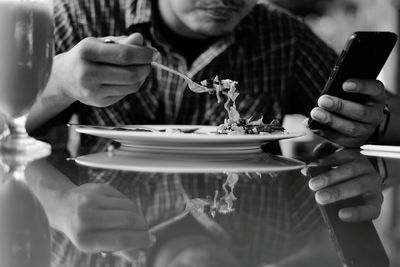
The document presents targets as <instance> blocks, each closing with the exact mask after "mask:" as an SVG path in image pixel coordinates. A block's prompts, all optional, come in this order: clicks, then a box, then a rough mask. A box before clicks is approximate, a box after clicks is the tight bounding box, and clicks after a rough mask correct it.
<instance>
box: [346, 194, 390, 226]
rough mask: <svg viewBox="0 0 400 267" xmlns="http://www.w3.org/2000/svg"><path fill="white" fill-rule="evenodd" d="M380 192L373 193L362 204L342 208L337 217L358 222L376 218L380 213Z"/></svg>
mask: <svg viewBox="0 0 400 267" xmlns="http://www.w3.org/2000/svg"><path fill="white" fill-rule="evenodd" d="M382 202H383V196H382V194H378V195H374V196H373V197H371V198H369V199H368V200H367V203H366V204H365V205H364V206H360V207H351V208H344V209H341V210H340V211H339V218H340V219H342V220H343V221H345V222H359V221H366V220H371V218H372V219H376V218H378V217H379V214H380V213H381V205H382Z"/></svg>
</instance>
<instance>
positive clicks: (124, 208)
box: [56, 184, 154, 253]
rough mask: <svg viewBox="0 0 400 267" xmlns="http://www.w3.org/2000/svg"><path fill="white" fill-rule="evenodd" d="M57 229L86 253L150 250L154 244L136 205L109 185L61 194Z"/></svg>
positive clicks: (78, 189)
mask: <svg viewBox="0 0 400 267" xmlns="http://www.w3.org/2000/svg"><path fill="white" fill-rule="evenodd" d="M59 203H60V206H59V209H58V212H57V213H56V217H57V218H56V221H57V222H56V224H57V228H61V229H60V230H61V231H62V232H64V233H65V234H66V235H67V236H68V237H69V239H70V240H71V241H72V242H73V243H74V244H75V246H76V247H77V248H78V249H80V250H81V251H83V252H87V253H98V252H115V251H127V250H128V251H131V250H135V249H141V248H148V247H150V246H151V245H152V244H153V243H154V237H152V236H151V235H150V233H149V231H148V226H147V222H146V220H145V218H144V216H143V214H142V212H141V210H140V209H139V207H138V206H137V205H136V203H134V202H132V201H131V200H129V199H128V198H127V197H125V196H124V195H123V194H121V193H120V192H119V191H117V190H116V189H114V188H112V187H111V186H109V185H107V184H85V185H82V186H79V187H75V188H72V189H70V190H68V191H66V192H65V193H64V194H62V195H61V197H60V199H59Z"/></svg>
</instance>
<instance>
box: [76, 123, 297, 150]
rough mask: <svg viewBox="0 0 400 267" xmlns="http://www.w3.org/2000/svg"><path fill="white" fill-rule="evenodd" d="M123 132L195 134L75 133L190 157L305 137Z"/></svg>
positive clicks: (211, 129) (204, 129) (211, 130)
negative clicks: (183, 153) (190, 154)
mask: <svg viewBox="0 0 400 267" xmlns="http://www.w3.org/2000/svg"><path fill="white" fill-rule="evenodd" d="M123 127H124V128H127V127H132V128H140V127H151V128H153V129H158V130H161V129H167V130H168V129H192V128H199V130H197V131H196V132H195V133H165V132H155V133H154V132H139V131H120V130H115V129H113V128H112V127H110V128H109V129H108V128H99V127H96V126H94V127H90V126H77V127H76V131H77V132H79V133H83V134H89V135H93V136H98V137H104V138H109V139H112V140H115V141H117V142H120V143H121V144H122V145H123V146H125V147H129V149H131V150H136V151H165V152H174V151H175V152H178V153H181V152H182V151H185V152H191V153H196V154H198V153H210V152H211V153H213V152H216V153H232V152H237V153H243V152H245V153H248V152H250V151H253V152H254V151H257V150H260V147H261V145H263V144H266V143H268V142H271V141H277V140H283V139H289V138H294V137H299V136H303V135H305V133H303V132H295V133H287V132H285V133H282V132H279V133H273V134H265V135H264V134H257V135H218V134H216V133H215V132H216V129H217V127H216V126H201V125H124V126H123Z"/></svg>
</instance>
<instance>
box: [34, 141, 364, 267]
mask: <svg viewBox="0 0 400 267" xmlns="http://www.w3.org/2000/svg"><path fill="white" fill-rule="evenodd" d="M104 150H106V149H104ZM104 150H103V151H104ZM349 155H357V157H358V156H359V157H364V156H362V155H360V154H359V153H355V152H352V153H349ZM66 158H67V157H66V155H65V154H61V153H57V152H55V153H53V155H51V156H50V157H48V158H46V159H42V160H37V161H34V162H32V163H31V164H29V165H28V166H27V169H26V176H27V184H28V186H29V188H30V189H31V190H32V192H33V193H34V194H35V195H36V196H37V198H38V199H39V200H40V202H41V203H42V205H43V208H44V210H45V211H46V214H47V216H48V219H49V222H50V224H51V227H52V228H51V242H52V243H51V248H52V250H51V253H52V258H51V261H52V262H51V266H155V267H158V266H303V265H299V264H302V262H303V263H304V262H305V259H306V258H307V257H306V256H307V250H304V248H310V246H311V247H312V246H314V249H316V250H317V251H318V249H321V248H319V247H318V245H317V247H315V244H316V243H315V242H317V244H319V243H320V244H325V246H326V245H327V246H328V252H327V251H319V252H318V253H325V254H324V255H325V256H324V257H323V259H322V260H321V258H320V259H317V258H316V257H314V256H315V255H313V254H311V255H310V254H308V256H309V261H310V262H309V263H308V265H307V266H321V264H328V262H331V264H332V265H331V266H340V261H339V258H338V256H337V254H336V251H335V248H334V247H333V245H332V243H331V241H329V239H328V237H327V236H325V233H327V228H326V224H325V223H324V222H323V219H322V217H321V213H320V210H319V207H318V205H317V203H316V202H315V198H314V193H313V192H312V191H311V190H310V189H309V186H308V180H309V177H307V176H306V175H305V172H304V168H303V167H304V163H302V162H300V161H297V160H293V159H288V158H284V157H278V156H274V155H271V154H267V153H262V154H252V155H251V156H250V155H249V157H247V159H246V158H243V155H242V156H241V157H237V155H225V156H220V155H218V156H216V155H209V156H205V155H200V156H193V155H192V156H188V155H186V156H182V155H159V156H158V157H156V156H154V155H149V154H147V155H146V154H135V153H132V152H129V153H127V152H126V151H122V150H118V149H117V150H112V151H108V152H107V151H104V152H99V153H95V154H91V155H83V156H81V157H78V158H76V159H75V161H71V160H67V159H66ZM240 158H241V159H242V160H239V159H240ZM99 160H100V161H99ZM349 161H350V162H351V160H349ZM121 162H122V163H121ZM359 162H360V161H359ZM362 162H364V161H362ZM93 163H95V164H93ZM82 164H83V165H82ZM91 164H93V165H91ZM363 164H365V166H364V165H363ZM363 164H361V165H358V166H359V168H362V169H363V168H365V169H371V166H368V164H369V163H368V161H365V163H363ZM207 167H208V168H207ZM174 170H175V171H174ZM58 188H64V189H65V190H64V191H63V192H62V193H60V194H56V193H54V192H56V191H57V190H58ZM55 195H56V197H55ZM104 200H106V201H104ZM115 203H119V204H118V205H119V206H118V205H114V204H115ZM126 207H129V208H127V209H128V211H126V212H127V214H134V217H133V218H129V216H128V217H125V216H119V215H121V214H123V213H124V212H125V208H126ZM127 218H128V219H127ZM123 225H128V227H127V228H123V227H122V226H123ZM132 233H134V235H133V234H132ZM152 236H155V239H156V240H152V239H153V238H152ZM321 236H322V237H323V239H320V238H321ZM313 244H314V245H313ZM321 246H322V245H321ZM326 266H328V265H326Z"/></svg>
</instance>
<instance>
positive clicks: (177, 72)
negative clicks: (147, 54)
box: [151, 61, 189, 81]
mask: <svg viewBox="0 0 400 267" xmlns="http://www.w3.org/2000/svg"><path fill="white" fill-rule="evenodd" d="M151 65H152V66H153V67H156V68H159V69H162V70H165V71H168V72H171V73H173V74H176V75H178V76H180V77H182V78H183V79H185V80H186V81H188V79H189V78H188V77H186V75H184V74H182V73H180V72H179V71H176V70H174V69H171V68H169V67H167V66H165V65H163V64H160V63H158V62H155V61H152V62H151Z"/></svg>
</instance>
